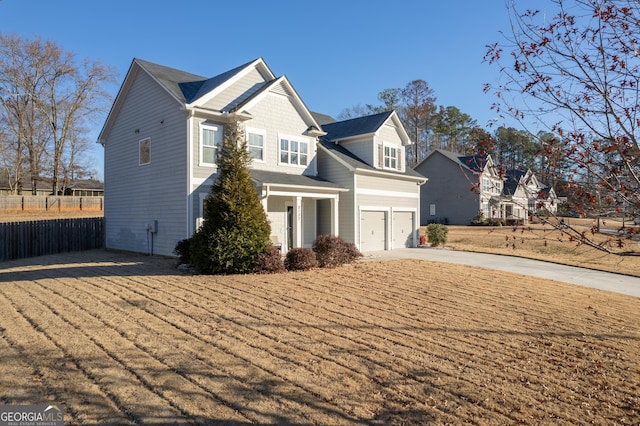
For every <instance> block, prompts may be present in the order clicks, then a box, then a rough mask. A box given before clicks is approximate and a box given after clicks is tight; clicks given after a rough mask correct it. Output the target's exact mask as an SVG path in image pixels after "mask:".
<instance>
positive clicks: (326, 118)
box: [311, 111, 336, 126]
mask: <svg viewBox="0 0 640 426" xmlns="http://www.w3.org/2000/svg"><path fill="white" fill-rule="evenodd" d="M311 115H313V118H315V120H316V121H317V122H318V124H319V125H321V126H324V125H325V124H329V123H335V122H336V119H335V118H333V117H331V116H330V115H327V114H321V113H319V112H315V111H311Z"/></svg>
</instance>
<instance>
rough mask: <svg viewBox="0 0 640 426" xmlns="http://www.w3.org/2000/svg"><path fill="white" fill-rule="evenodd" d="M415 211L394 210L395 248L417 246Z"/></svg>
mask: <svg viewBox="0 0 640 426" xmlns="http://www.w3.org/2000/svg"><path fill="white" fill-rule="evenodd" d="M413 231H414V228H413V212H393V248H394V249H395V248H405V247H415V243H414V241H413V239H414V232H413Z"/></svg>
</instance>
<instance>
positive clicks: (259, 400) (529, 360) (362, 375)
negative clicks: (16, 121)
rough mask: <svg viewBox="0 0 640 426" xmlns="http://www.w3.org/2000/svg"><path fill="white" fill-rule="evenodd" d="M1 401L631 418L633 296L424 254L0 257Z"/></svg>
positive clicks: (89, 411) (240, 420)
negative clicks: (267, 259) (281, 261)
mask: <svg viewBox="0 0 640 426" xmlns="http://www.w3.org/2000/svg"><path fill="white" fill-rule="evenodd" d="M0 267H1V268H2V269H0V312H2V314H1V315H0V403H2V404H17V403H23V404H26V403H47V402H51V403H62V404H64V405H65V408H66V417H65V420H66V422H67V424H109V423H110V424H138V423H147V424H154V425H161V424H178V423H192V424H254V423H258V424H269V423H271V424H274V423H278V424H323V425H328V424H381V425H382V424H384V425H389V424H427V423H436V424H461V423H470V424H554V425H555V424H572V425H573V424H587V423H589V424H599V425H611V424H626V425H637V424H640V299H638V298H634V297H629V296H623V295H618V294H614V293H608V292H603V291H599V290H594V289H588V288H582V287H577V286H572V285H566V284H561V283H557V282H552V281H546V280H540V279H535V278H530V277H524V276H518V275H513V274H508V273H502V272H497V271H488V270H482V269H470V268H468V267H460V266H457V265H449V264H437V263H431V262H424V261H413V260H403V261H392V262H366V263H359V264H356V265H353V266H347V267H342V268H338V269H335V270H314V271H310V272H303V273H286V274H278V275H245V276H222V277H210V276H190V275H183V274H179V273H177V272H176V270H175V269H174V260H170V259H165V258H160V257H142V256H135V255H125V254H119V253H112V252H106V251H102V250H96V251H90V252H82V253H76V254H64V255H56V256H47V257H40V258H33V259H27V260H20V261H12V262H5V263H3V264H1V265H0Z"/></svg>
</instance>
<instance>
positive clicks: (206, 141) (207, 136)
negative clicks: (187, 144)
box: [200, 123, 222, 166]
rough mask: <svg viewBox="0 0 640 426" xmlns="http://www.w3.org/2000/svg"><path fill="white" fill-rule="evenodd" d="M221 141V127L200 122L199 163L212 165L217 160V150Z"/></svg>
mask: <svg viewBox="0 0 640 426" xmlns="http://www.w3.org/2000/svg"><path fill="white" fill-rule="evenodd" d="M221 142H222V127H221V126H217V125H213V124H208V123H201V124H200V164H201V165H204V166H213V165H215V164H217V162H218V152H219V150H220V144H221Z"/></svg>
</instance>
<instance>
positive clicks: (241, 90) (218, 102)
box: [204, 68, 267, 111]
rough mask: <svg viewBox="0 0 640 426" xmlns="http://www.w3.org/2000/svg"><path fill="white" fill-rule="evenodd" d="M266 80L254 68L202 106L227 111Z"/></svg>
mask: <svg viewBox="0 0 640 426" xmlns="http://www.w3.org/2000/svg"><path fill="white" fill-rule="evenodd" d="M266 81H267V80H266V79H265V78H264V76H262V74H260V72H258V70H256V69H255V68H254V69H252V70H251V71H250V72H249V73H248V74H247V75H245V76H244V77H242V78H241V79H240V80H239V81H237V82H236V83H235V84H233V85H231V87H228V88H227V89H226V90H224V91H222V93H220V94H218V95H217V96H216V97H215V98H213V99H212V100H210V101H209V102H207V103H206V104H205V105H204V106H205V108H211V109H214V110H218V111H223V110H224V111H228V110H229V109H231V108H233V107H234V106H236V105H237V104H239V103H240V102H242V101H244V100H245V99H247V98H248V97H249V96H251V95H252V94H253V93H255V92H256V90H258V89H259V88H260V87H261V86H262V85H263V84H264V83H265V82H266Z"/></svg>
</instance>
